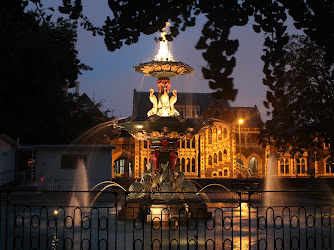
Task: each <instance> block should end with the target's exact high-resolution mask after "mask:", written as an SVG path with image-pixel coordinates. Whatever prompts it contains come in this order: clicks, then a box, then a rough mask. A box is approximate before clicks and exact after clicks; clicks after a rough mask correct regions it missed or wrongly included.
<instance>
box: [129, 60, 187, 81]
mask: <svg viewBox="0 0 334 250" xmlns="http://www.w3.org/2000/svg"><path fill="white" fill-rule="evenodd" d="M133 68H134V70H135V71H136V72H138V73H142V74H144V75H146V76H153V77H157V78H167V79H169V78H172V77H176V76H179V75H185V74H189V73H192V72H194V69H193V68H192V67H190V66H189V65H187V64H185V63H183V62H171V61H154V60H153V61H151V62H146V63H141V64H139V65H138V66H135V67H133Z"/></svg>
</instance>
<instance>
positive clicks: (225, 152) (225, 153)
mask: <svg viewBox="0 0 334 250" xmlns="http://www.w3.org/2000/svg"><path fill="white" fill-rule="evenodd" d="M224 159H227V150H226V149H224Z"/></svg>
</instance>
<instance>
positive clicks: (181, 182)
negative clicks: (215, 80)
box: [116, 23, 209, 221]
mask: <svg viewBox="0 0 334 250" xmlns="http://www.w3.org/2000/svg"><path fill="white" fill-rule="evenodd" d="M168 25H169V24H168V23H166V26H165V27H164V29H163V30H162V32H161V38H160V39H161V40H160V49H159V52H158V54H157V55H156V57H155V59H154V60H153V61H150V62H146V63H141V64H140V65H138V66H135V67H134V70H135V71H136V72H139V73H142V74H144V75H147V76H153V77H156V78H158V80H157V86H158V95H157V96H156V95H155V92H154V90H153V88H151V89H150V95H149V99H150V102H151V103H152V108H151V109H150V110H149V111H148V112H147V118H146V119H138V118H136V117H129V118H127V119H123V120H120V121H119V122H118V123H117V124H116V126H118V127H120V128H123V129H126V130H127V131H128V132H129V133H130V134H131V135H132V136H133V137H135V138H136V139H139V140H147V141H149V145H150V151H151V153H150V162H149V163H148V164H147V165H146V167H147V171H146V172H144V173H142V175H141V179H138V180H136V181H135V183H133V184H132V185H131V186H130V187H129V192H130V193H129V195H128V196H127V204H126V205H125V206H124V207H123V209H122V216H123V218H129V219H130V218H132V219H133V218H136V215H137V214H143V213H147V214H151V216H150V218H153V217H157V216H158V217H159V218H160V219H161V220H163V221H165V220H168V216H167V217H166V215H165V216H163V214H162V211H167V210H168V214H169V217H171V215H175V214H179V211H180V209H181V210H183V211H186V212H187V214H191V213H194V212H195V209H197V210H198V209H199V208H203V209H204V210H205V211H206V205H205V204H204V205H203V204H202V203H201V202H200V199H199V197H198V196H196V192H197V188H196V186H195V185H194V184H193V183H192V182H190V181H188V180H185V176H184V173H183V172H181V171H180V169H179V166H178V165H177V164H176V159H177V157H178V155H177V149H178V140H180V139H191V138H192V137H193V136H194V135H195V134H197V133H198V132H199V131H200V130H201V129H203V128H205V127H207V126H208V125H209V124H208V123H207V122H205V121H203V120H202V119H201V118H188V119H186V118H183V117H182V116H181V115H180V114H179V112H178V111H177V110H176V109H175V106H174V105H175V103H176V102H177V91H176V89H174V90H173V91H172V94H170V86H171V83H170V82H171V81H170V78H172V77H177V76H180V75H185V74H189V73H192V72H193V71H194V69H193V68H191V67H190V66H189V65H187V64H185V63H182V62H175V61H174V59H173V55H172V54H171V52H170V50H169V48H168V41H167V39H166V34H167V33H166V29H167V28H168ZM190 200H191V201H192V202H191V203H192V204H193V203H194V201H195V204H196V205H189V204H190V203H189V201H190ZM166 208H167V209H166ZM203 209H202V210H203ZM192 210H193V211H192ZM134 211H137V212H134ZM152 214H154V215H152ZM204 214H205V215H204V216H207V214H208V213H207V212H205V213H204ZM202 215H203V213H202ZM147 220H148V221H149V220H150V219H149V217H147Z"/></svg>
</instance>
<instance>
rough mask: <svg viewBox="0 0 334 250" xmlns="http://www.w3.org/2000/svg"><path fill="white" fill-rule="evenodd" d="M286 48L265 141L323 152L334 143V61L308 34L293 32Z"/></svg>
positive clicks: (285, 148)
mask: <svg viewBox="0 0 334 250" xmlns="http://www.w3.org/2000/svg"><path fill="white" fill-rule="evenodd" d="M283 49H284V50H285V53H284V56H283V57H282V58H280V60H281V61H284V68H280V69H279V70H280V71H281V73H282V75H281V76H280V79H281V82H280V84H276V85H275V86H274V88H273V89H272V92H273V93H274V95H275V99H274V101H273V102H272V105H273V111H272V119H271V120H269V121H267V122H266V124H265V128H264V130H263V131H262V132H261V140H262V143H265V144H269V145H274V146H275V147H276V148H277V149H278V150H281V151H284V152H286V151H288V152H292V153H294V152H293V151H303V150H307V151H309V152H311V153H312V154H318V155H319V154H320V153H321V152H322V149H323V145H324V143H326V144H330V145H334V141H333V140H334V78H333V73H334V63H333V62H332V63H330V62H328V60H327V59H326V52H325V50H324V48H323V47H321V46H319V45H317V44H316V43H315V42H313V41H311V40H310V39H309V38H308V37H306V36H292V37H291V38H290V40H289V42H288V44H287V45H286V46H284V48H283ZM282 65H283V63H282ZM331 150H332V151H333V149H331ZM331 154H332V155H333V152H331ZM319 156H320V155H319Z"/></svg>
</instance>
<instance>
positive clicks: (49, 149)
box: [34, 144, 114, 190]
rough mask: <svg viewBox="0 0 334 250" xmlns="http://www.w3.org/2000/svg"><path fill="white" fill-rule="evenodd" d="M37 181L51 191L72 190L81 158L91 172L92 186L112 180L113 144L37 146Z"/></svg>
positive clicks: (90, 180)
mask: <svg viewBox="0 0 334 250" xmlns="http://www.w3.org/2000/svg"><path fill="white" fill-rule="evenodd" d="M34 148H35V150H36V166H35V180H36V181H37V182H39V185H41V186H44V187H46V188H47V189H51V190H72V186H73V182H74V178H75V175H77V174H80V173H78V172H77V169H78V160H79V159H82V161H83V163H84V166H85V167H84V168H85V170H86V173H87V181H88V188H92V187H93V186H94V185H96V184H98V183H99V182H102V181H106V180H111V162H112V158H111V152H112V149H114V146H112V145H105V144H102V145H101V144H69V145H36V146H34Z"/></svg>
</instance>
